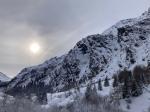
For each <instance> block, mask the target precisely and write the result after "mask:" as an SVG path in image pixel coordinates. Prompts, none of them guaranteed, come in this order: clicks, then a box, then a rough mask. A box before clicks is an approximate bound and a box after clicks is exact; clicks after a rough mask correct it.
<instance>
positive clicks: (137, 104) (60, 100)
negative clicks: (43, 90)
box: [43, 84, 150, 112]
mask: <svg viewBox="0 0 150 112" xmlns="http://www.w3.org/2000/svg"><path fill="white" fill-rule="evenodd" d="M111 85H112V84H111ZM96 86H97V85H96ZM112 91H113V87H112V86H109V87H104V86H103V90H102V91H99V90H97V92H98V95H99V96H103V97H109V95H110V94H111V92H112ZM85 92H86V87H83V88H80V93H76V92H75V90H74V89H72V90H70V91H66V92H59V93H54V94H48V95H47V96H48V104H47V105H45V106H43V107H46V108H49V107H51V106H54V105H58V106H66V105H68V104H70V103H72V102H74V100H75V98H76V94H78V95H79V96H80V97H84V95H85ZM128 105H129V108H128ZM119 107H120V108H121V109H122V110H124V111H125V112H149V111H148V109H149V108H150V86H149V87H147V88H144V91H143V94H142V95H141V96H139V97H132V98H131V102H130V103H129V104H128V103H127V102H126V99H121V100H120V106H119Z"/></svg>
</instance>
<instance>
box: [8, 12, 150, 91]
mask: <svg viewBox="0 0 150 112" xmlns="http://www.w3.org/2000/svg"><path fill="white" fill-rule="evenodd" d="M149 42H150V11H146V12H145V13H143V14H142V16H140V17H138V18H133V19H127V20H122V21H120V22H118V23H117V24H116V25H114V26H112V27H111V28H109V29H108V30H106V31H105V32H104V33H102V34H96V35H91V36H88V37H86V38H84V39H82V40H81V41H79V42H78V43H77V44H76V46H75V47H74V48H73V49H71V50H70V51H69V52H68V54H66V55H63V56H61V57H55V58H52V59H50V60H48V61H46V62H44V63H43V64H41V65H38V66H34V67H30V68H25V69H23V70H22V71H21V72H20V73H19V74H18V75H17V76H16V77H15V78H14V79H12V80H11V81H10V83H9V84H8V87H7V90H8V92H9V93H11V94H13V93H14V94H16V93H40V92H56V91H61V90H66V89H69V88H72V87H74V86H76V85H78V84H81V83H84V82H86V81H87V80H89V79H91V78H93V77H94V78H104V77H106V76H109V77H111V76H112V75H113V74H114V73H115V72H117V71H118V70H120V69H124V68H125V67H126V68H128V69H131V68H132V67H134V66H135V65H137V64H147V62H148V61H149V60H150V56H149V53H150V44H149Z"/></svg>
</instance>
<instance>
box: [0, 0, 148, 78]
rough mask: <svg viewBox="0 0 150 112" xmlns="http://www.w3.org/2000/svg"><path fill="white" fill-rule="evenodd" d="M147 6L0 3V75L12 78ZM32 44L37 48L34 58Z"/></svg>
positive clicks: (67, 0) (77, 0)
mask: <svg viewBox="0 0 150 112" xmlns="http://www.w3.org/2000/svg"><path fill="white" fill-rule="evenodd" d="M149 6H150V0H0V71H1V72H3V73H5V74H7V75H9V76H11V77H13V76H15V75H16V74H17V73H18V72H19V71H20V70H21V69H22V68H24V67H28V66H32V65H36V64H40V63H42V62H43V61H45V60H47V59H50V58H51V57H54V56H60V55H62V54H64V53H67V51H68V50H69V49H71V48H72V47H73V46H74V45H75V44H76V42H77V41H79V40H81V39H82V38H84V37H86V36H87V35H90V34H96V33H101V32H103V31H104V30H105V29H107V28H108V27H110V26H111V25H113V24H114V23H116V22H117V21H119V20H121V19H126V18H132V17H137V16H139V15H141V13H143V12H144V11H146V10H147V9H148V7H149ZM32 42H38V43H39V44H40V47H41V52H40V53H39V54H37V55H35V54H32V53H31V52H30V51H29V46H30V44H31V43H32Z"/></svg>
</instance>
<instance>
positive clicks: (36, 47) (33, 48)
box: [30, 42, 41, 54]
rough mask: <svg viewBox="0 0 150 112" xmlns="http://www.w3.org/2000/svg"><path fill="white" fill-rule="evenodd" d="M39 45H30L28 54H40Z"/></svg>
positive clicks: (34, 43) (35, 43)
mask: <svg viewBox="0 0 150 112" xmlns="http://www.w3.org/2000/svg"><path fill="white" fill-rule="evenodd" d="M40 48H41V47H40V45H39V43H37V42H33V43H31V44H30V52H31V53H33V54H37V53H39V52H40Z"/></svg>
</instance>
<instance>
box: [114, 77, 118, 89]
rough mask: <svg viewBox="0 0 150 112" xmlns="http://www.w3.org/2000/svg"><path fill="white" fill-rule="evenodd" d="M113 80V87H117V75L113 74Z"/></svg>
mask: <svg viewBox="0 0 150 112" xmlns="http://www.w3.org/2000/svg"><path fill="white" fill-rule="evenodd" d="M113 78H114V81H113V87H117V86H118V77H117V75H114V77H113Z"/></svg>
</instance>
